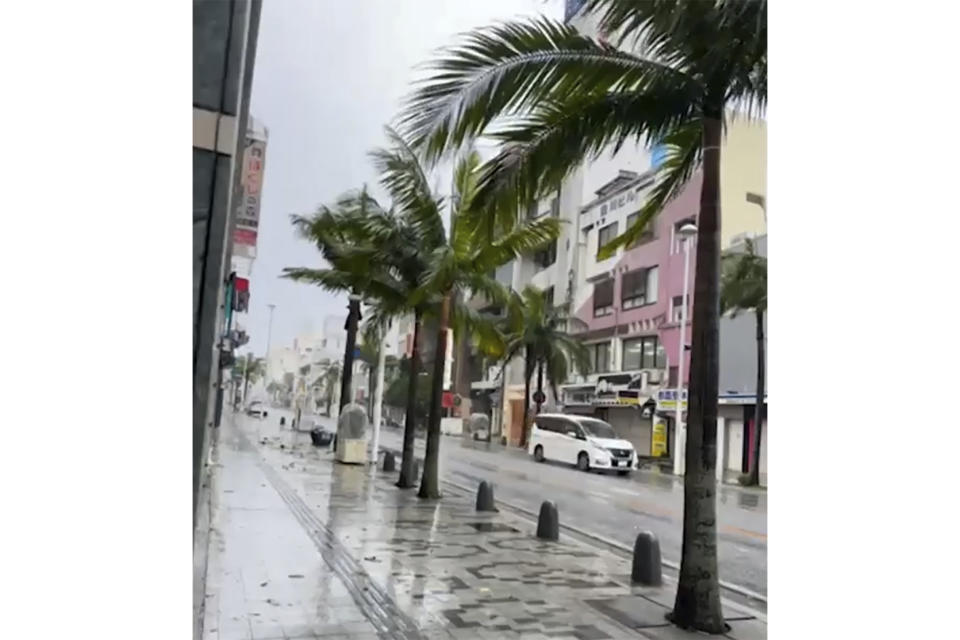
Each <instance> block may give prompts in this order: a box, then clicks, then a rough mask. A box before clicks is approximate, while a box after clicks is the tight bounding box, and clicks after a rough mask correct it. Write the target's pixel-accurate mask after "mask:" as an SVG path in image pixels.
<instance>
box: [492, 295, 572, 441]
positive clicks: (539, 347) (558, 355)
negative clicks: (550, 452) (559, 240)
mask: <svg viewBox="0 0 960 640" xmlns="http://www.w3.org/2000/svg"><path fill="white" fill-rule="evenodd" d="M572 327H583V328H586V323H585V322H583V321H582V320H580V319H579V318H577V317H575V316H572V315H570V306H569V304H562V305H552V304H550V303H549V302H548V300H547V297H546V295H545V294H544V292H543V291H541V290H540V289H538V288H537V287H534V286H532V285H527V286H526V287H525V288H524V289H523V291H522V292H521V293H519V294H518V293H516V292H513V293H512V295H511V300H510V304H509V306H508V311H507V315H506V318H505V328H506V332H507V333H506V336H505V339H504V340H505V343H506V348H505V362H510V360H512V359H513V358H514V357H515V356H517V355H519V354H520V353H521V352H522V353H523V358H524V369H523V382H524V393H523V416H524V420H523V431H522V432H521V436H520V446H521V447H526V446H527V440H528V438H529V437H530V434H529V428H530V420H529V415H530V381H531V378H532V377H533V374H534V372H537V391H538V392H539V393H541V394H542V393H543V378H544V373H546V377H547V381H548V382H549V384H550V387H551V389H552V391H553V397H554V398H557V397H558V396H557V385H558V384H561V383H563V382H565V381H566V379H567V373H568V371H569V369H570V365H571V364H572V365H575V366H576V367H577V369H578V370H579V371H587V370H588V369H589V367H590V357H589V352H588V350H587V347H586V346H585V345H584V344H583V343H581V342H580V341H579V340H577V339H576V338H575V337H573V336H572V335H570V334H569V333H568V330H569V329H570V328H572ZM539 410H540V403H539V402H538V403H537V411H539Z"/></svg>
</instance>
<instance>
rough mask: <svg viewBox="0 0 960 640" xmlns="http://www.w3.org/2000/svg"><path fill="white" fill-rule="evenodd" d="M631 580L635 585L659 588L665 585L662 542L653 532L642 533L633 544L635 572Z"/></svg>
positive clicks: (632, 573)
mask: <svg viewBox="0 0 960 640" xmlns="http://www.w3.org/2000/svg"><path fill="white" fill-rule="evenodd" d="M630 579H631V580H632V581H633V583H634V584H642V585H644V586H647V587H659V586H660V585H661V584H662V583H663V575H662V572H661V566H660V541H659V540H657V536H655V535H654V534H653V532H652V531H641V532H640V533H638V534H637V540H636V542H634V543H633V570H632V571H631V572H630Z"/></svg>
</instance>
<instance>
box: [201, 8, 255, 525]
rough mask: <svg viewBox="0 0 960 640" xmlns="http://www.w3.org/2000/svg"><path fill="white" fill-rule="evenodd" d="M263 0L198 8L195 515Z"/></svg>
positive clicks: (209, 422)
mask: <svg viewBox="0 0 960 640" xmlns="http://www.w3.org/2000/svg"><path fill="white" fill-rule="evenodd" d="M260 5H261V3H260V0H194V2H193V508H194V517H195V518H196V516H197V504H198V496H199V492H200V489H201V487H202V486H203V484H204V477H203V476H204V462H205V460H206V457H207V450H208V448H209V431H210V429H211V428H212V427H213V424H214V415H215V409H216V406H215V405H216V403H217V400H218V397H219V394H218V393H217V391H218V387H219V382H220V378H219V373H220V356H221V351H222V349H223V348H224V347H228V345H223V344H222V343H221V340H222V339H223V333H224V332H223V328H224V327H223V325H224V319H225V313H224V302H225V300H224V292H225V290H226V289H225V284H226V281H227V278H228V277H229V264H230V252H231V246H230V243H231V241H232V227H233V219H234V215H233V212H234V210H235V209H236V206H237V202H238V201H239V198H240V193H239V192H240V168H241V159H242V155H243V145H244V142H245V136H244V135H243V133H244V132H246V130H247V114H248V111H249V107H250V88H251V84H252V80H253V67H254V60H255V56H256V43H257V31H258V28H259V24H260Z"/></svg>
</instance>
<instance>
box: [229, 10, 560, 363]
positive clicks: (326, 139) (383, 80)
mask: <svg viewBox="0 0 960 640" xmlns="http://www.w3.org/2000/svg"><path fill="white" fill-rule="evenodd" d="M538 13H543V14H546V15H548V16H550V17H553V18H557V19H562V17H563V2H562V0H483V1H482V2H480V1H471V2H465V1H463V0H404V1H402V2H398V1H397V0H356V1H355V2H339V1H338V2H335V1H333V0H267V1H266V2H264V3H263V13H262V15H261V18H260V35H259V42H258V44H257V60H256V68H255V69H254V77H253V96H252V98H251V108H250V114H251V115H252V116H254V117H256V118H257V119H258V120H260V121H261V122H262V123H263V124H264V125H265V126H266V127H267V128H268V130H269V133H270V139H269V142H268V146H267V154H266V169H265V176H264V185H263V199H262V205H261V211H260V233H259V238H258V246H257V260H256V262H255V263H254V267H253V275H252V281H251V296H250V298H251V299H250V313H249V315H248V317H247V318H246V326H247V329H248V332H249V333H250V344H249V345H248V348H249V349H252V350H253V352H254V353H256V354H263V353H264V350H265V348H266V343H267V326H268V317H269V311H268V308H267V305H268V304H270V303H273V304H275V305H276V310H275V312H274V319H273V333H272V344H271V347H277V346H281V345H287V346H288V345H290V344H291V343H292V341H293V338H294V337H295V336H296V335H297V334H298V333H300V332H302V331H304V330H307V329H309V328H311V327H316V328H319V327H320V326H321V324H322V322H323V318H324V317H325V316H327V315H345V314H346V298H345V297H344V296H336V295H333V294H330V293H326V292H324V291H321V290H320V289H319V288H317V287H313V286H308V285H302V284H296V283H293V282H289V281H287V280H282V279H280V278H279V277H278V276H279V274H280V272H281V270H282V269H283V267H287V266H316V267H319V266H321V264H322V260H321V258H320V257H319V254H318V252H317V250H316V248H314V247H313V246H311V245H309V244H308V243H306V242H305V241H302V240H299V239H297V238H296V237H294V235H293V231H292V228H291V226H290V223H289V218H288V216H289V214H290V213H294V212H296V213H309V212H311V211H312V210H313V209H314V208H315V207H316V206H317V205H318V204H320V203H324V202H330V201H331V200H332V199H334V198H336V196H337V195H339V194H340V193H342V192H344V191H346V190H348V189H353V188H357V187H360V186H362V185H363V184H364V183H368V184H370V185H371V187H372V186H374V185H375V183H376V179H377V177H376V174H375V172H374V171H373V169H372V167H371V165H370V162H369V160H368V158H367V156H366V153H367V151H369V150H370V149H372V148H374V147H377V146H380V145H382V144H384V142H385V140H384V137H383V125H384V124H387V123H388V122H390V121H391V120H392V119H393V118H394V117H395V116H396V114H397V112H398V110H399V106H400V104H401V99H402V97H403V96H405V95H406V94H407V93H408V91H409V86H410V82H411V80H412V79H413V78H414V77H417V76H416V74H417V73H418V72H417V70H416V69H414V67H415V66H416V65H419V64H421V63H423V62H424V61H426V60H427V59H429V58H430V57H431V53H432V52H433V51H435V50H436V49H437V48H438V47H441V46H444V45H446V44H449V43H451V42H453V41H454V39H455V36H456V35H457V34H459V33H462V32H464V31H468V30H470V29H472V28H475V27H478V26H483V25H488V24H491V23H494V22H497V21H503V20H509V19H511V18H515V17H519V16H526V15H535V14H538ZM420 73H422V72H420ZM448 183H449V178H447V182H446V183H444V184H443V185H442V187H441V191H446V190H447V188H448Z"/></svg>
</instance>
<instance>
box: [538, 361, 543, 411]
mask: <svg viewBox="0 0 960 640" xmlns="http://www.w3.org/2000/svg"><path fill="white" fill-rule="evenodd" d="M541 397H543V362H540V364H538V365H537V413H540V407H541V406H543V403H542V402H540V398H541Z"/></svg>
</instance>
